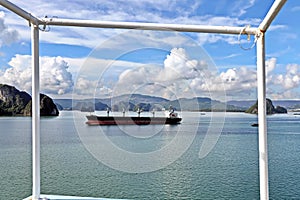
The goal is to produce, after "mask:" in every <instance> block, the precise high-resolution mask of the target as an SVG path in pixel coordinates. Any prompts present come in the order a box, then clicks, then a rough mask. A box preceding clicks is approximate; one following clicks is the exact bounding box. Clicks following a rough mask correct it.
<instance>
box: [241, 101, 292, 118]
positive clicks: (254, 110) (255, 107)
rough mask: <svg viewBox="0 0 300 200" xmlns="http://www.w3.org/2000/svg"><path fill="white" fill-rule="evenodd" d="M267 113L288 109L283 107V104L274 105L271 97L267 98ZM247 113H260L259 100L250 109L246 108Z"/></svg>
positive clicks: (285, 111) (282, 111)
mask: <svg viewBox="0 0 300 200" xmlns="http://www.w3.org/2000/svg"><path fill="white" fill-rule="evenodd" d="M266 102H267V115H271V114H276V113H287V109H285V108H283V107H281V106H276V107H275V106H274V105H273V102H272V101H271V99H267V100H266ZM246 113H250V114H257V113H258V101H256V103H255V104H254V105H253V106H251V107H250V108H249V109H248V110H246Z"/></svg>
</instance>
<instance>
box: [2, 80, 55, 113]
mask: <svg viewBox="0 0 300 200" xmlns="http://www.w3.org/2000/svg"><path fill="white" fill-rule="evenodd" d="M40 99H41V103H40V106H41V110H40V112H41V116H58V115H59V112H58V109H57V107H56V105H55V104H54V103H53V101H52V99H51V98H50V97H48V96H46V95H44V94H41V96H40ZM31 104H32V103H31V96H30V95H29V94H28V93H26V92H23V91H19V90H18V89H16V88H15V87H13V86H10V85H5V84H0V115H7V116H14V115H24V116H30V115H31V107H32V106H31Z"/></svg>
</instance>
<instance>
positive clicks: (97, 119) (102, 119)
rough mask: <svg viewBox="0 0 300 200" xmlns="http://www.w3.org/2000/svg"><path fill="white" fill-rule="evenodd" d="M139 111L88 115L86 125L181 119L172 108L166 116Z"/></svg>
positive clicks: (129, 123) (177, 122)
mask: <svg viewBox="0 0 300 200" xmlns="http://www.w3.org/2000/svg"><path fill="white" fill-rule="evenodd" d="M140 113H141V111H140V110H138V116H137V117H134V116H125V115H124V112H123V116H109V111H107V116H98V115H88V116H86V118H87V119H88V121H87V122H86V124H87V125H90V126H96V125H150V124H179V123H180V122H181V120H182V118H180V117H179V116H178V114H177V113H175V112H174V110H172V111H170V113H169V116H168V117H155V116H154V114H153V117H141V116H140Z"/></svg>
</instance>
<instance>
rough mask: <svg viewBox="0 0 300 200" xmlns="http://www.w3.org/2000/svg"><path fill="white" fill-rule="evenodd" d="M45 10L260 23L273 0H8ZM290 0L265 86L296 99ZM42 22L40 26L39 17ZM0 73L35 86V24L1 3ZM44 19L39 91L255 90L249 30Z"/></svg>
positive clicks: (220, 93)
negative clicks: (67, 23) (84, 24)
mask: <svg viewBox="0 0 300 200" xmlns="http://www.w3.org/2000/svg"><path fill="white" fill-rule="evenodd" d="M11 2H12V3H14V4H16V5H17V6H19V7H21V8H22V9H24V10H26V11H27V12H29V13H31V14H32V15H34V16H37V17H40V18H43V17H45V16H47V18H61V19H87V20H99V21H130V22H149V23H168V24H196V25H197V24H199V25H220V26H222V25H226V26H238V27H246V26H249V25H250V26H251V27H258V25H259V24H260V23H261V21H262V20H263V18H264V17H265V15H266V13H267V12H268V10H269V8H270V7H271V5H272V3H273V0H264V1H259V0H215V1H207V0H181V1H175V0H164V1H156V0H115V1H107V0H105V1H104V0H90V1H83V0H68V1H67V0H52V1H45V0H34V1H33V0H27V1H20V0H12V1H11ZM297 2H298V1H292V0H289V1H287V3H286V4H285V5H284V7H283V8H282V10H281V11H280V13H279V14H278V16H277V17H276V18H275V20H274V21H273V23H272V25H271V26H270V28H269V30H268V31H267V33H266V71H267V96H268V97H269V98H271V99H297V100H299V99H300V45H299V44H300V38H299V34H300V27H299V26H298V22H297V21H296V20H295V19H299V18H300V4H299V3H297ZM41 28H42V27H41ZM0 36H1V37H0V83H2V84H10V85H14V86H15V87H16V88H17V89H19V90H24V91H27V92H29V93H31V43H30V27H29V24H28V22H27V21H26V20H24V19H22V18H21V17H19V16H17V15H16V14H14V13H12V12H11V11H9V10H7V9H6V8H4V7H0ZM247 39H248V38H247V36H240V37H239V36H238V35H224V34H205V33H179V32H168V31H142V30H120V29H96V28H79V27H58V26H47V27H46V31H40V80H41V91H42V92H43V93H46V94H47V95H49V96H50V97H52V98H56V99H58V98H59V99H62V98H107V97H112V96H118V95H121V94H134V93H140V94H147V95H152V96H159V97H164V98H167V99H178V98H183V97H185V98H192V97H194V96H199V97H210V98H212V99H217V100H222V101H227V100H250V99H251V100H253V99H256V98H257V95H256V94H257V90H256V87H257V85H256V48H255V46H254V47H253V48H251V47H252V46H253V43H254V42H255V39H254V37H253V36H251V37H250V40H249V41H248V40H247Z"/></svg>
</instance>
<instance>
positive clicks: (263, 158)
mask: <svg viewBox="0 0 300 200" xmlns="http://www.w3.org/2000/svg"><path fill="white" fill-rule="evenodd" d="M286 1H287V0H275V2H274V3H273V5H272V7H271V8H270V10H269V11H268V13H267V15H266V16H265V18H264V19H263V21H262V22H261V24H260V25H259V27H257V28H250V27H247V28H245V27H229V26H205V25H181V24H158V23H138V22H111V21H95V20H70V19H58V18H43V19H39V18H37V17H34V16H33V15H31V14H30V13H28V12H26V11H25V10H23V9H21V8H20V7H18V6H16V5H14V4H12V3H11V2H9V1H7V0H0V5H2V6H3V7H5V8H7V9H9V10H11V11H12V12H14V13H16V14H17V15H19V16H21V17H22V18H24V19H26V20H28V21H29V23H30V25H31V39H32V163H33V165H32V170H33V174H32V182H33V185H32V199H34V200H37V199H39V198H40V104H39V100H40V95H39V93H40V83H39V25H56V26H78V27H94V28H118V29H142V30H162V31H179V32H199V33H200V32H201V33H220V34H247V35H255V36H256V37H257V44H256V46H257V90H258V110H259V112H258V121H259V129H258V133H259V177H260V199H261V200H265V199H269V186H268V151H267V150H268V148H267V120H266V69H265V32H266V31H267V29H268V28H269V26H270V24H271V22H272V21H273V19H274V18H275V17H276V15H277V14H278V12H279V11H280V9H281V8H282V6H283V5H284V4H285V3H286Z"/></svg>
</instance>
